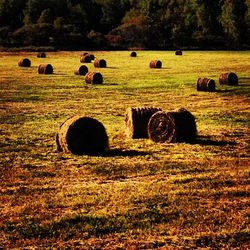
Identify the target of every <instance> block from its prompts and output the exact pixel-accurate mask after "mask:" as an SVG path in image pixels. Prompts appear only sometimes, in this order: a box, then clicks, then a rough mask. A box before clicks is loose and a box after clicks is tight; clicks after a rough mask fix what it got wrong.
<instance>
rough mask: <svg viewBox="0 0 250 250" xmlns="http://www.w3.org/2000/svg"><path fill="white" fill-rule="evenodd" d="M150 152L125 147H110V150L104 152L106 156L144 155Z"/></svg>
mask: <svg viewBox="0 0 250 250" xmlns="http://www.w3.org/2000/svg"><path fill="white" fill-rule="evenodd" d="M148 154H149V152H144V151H137V150H123V149H110V150H109V151H108V152H106V153H105V154H103V155H102V156H104V157H114V156H124V157H125V156H143V155H148Z"/></svg>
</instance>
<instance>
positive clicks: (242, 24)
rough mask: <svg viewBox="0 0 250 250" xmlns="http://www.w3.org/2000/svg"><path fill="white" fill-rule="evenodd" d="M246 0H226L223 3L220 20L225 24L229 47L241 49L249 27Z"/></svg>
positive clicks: (224, 28)
mask: <svg viewBox="0 0 250 250" xmlns="http://www.w3.org/2000/svg"><path fill="white" fill-rule="evenodd" d="M246 11H247V5H246V1H245V0H225V1H224V3H223V5H222V13H221V17H220V22H221V24H222V26H223V30H224V34H225V38H226V44H227V46H228V48H231V49H239V48H240V47H241V42H242V40H243V37H244V35H245V34H244V33H245V31H246V29H247V27H246V19H245V17H246V16H245V14H246Z"/></svg>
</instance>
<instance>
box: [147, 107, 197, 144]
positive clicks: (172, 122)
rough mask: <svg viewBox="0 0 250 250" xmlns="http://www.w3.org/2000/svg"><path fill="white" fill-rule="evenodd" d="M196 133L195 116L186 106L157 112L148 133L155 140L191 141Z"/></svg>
mask: <svg viewBox="0 0 250 250" xmlns="http://www.w3.org/2000/svg"><path fill="white" fill-rule="evenodd" d="M196 133H197V129H196V123H195V118H194V116H193V115H192V114H191V113H190V112H189V111H187V110H186V109H184V108H181V109H179V110H178V111H173V112H163V111H159V112H156V113H155V114H153V115H152V116H151V118H150V120H149V123H148V135H149V138H150V139H151V140H153V141H154V142H161V143H163V142H191V141H193V140H194V139H195V137H196Z"/></svg>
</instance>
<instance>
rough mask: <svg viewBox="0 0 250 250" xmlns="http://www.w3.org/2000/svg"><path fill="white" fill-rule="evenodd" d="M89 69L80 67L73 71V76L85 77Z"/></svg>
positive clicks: (83, 66)
mask: <svg viewBox="0 0 250 250" xmlns="http://www.w3.org/2000/svg"><path fill="white" fill-rule="evenodd" d="M88 71H89V69H88V67H87V66H85V65H81V66H80V67H79V68H78V69H76V70H75V71H74V73H75V75H83V76H85V75H86V74H87V73H88Z"/></svg>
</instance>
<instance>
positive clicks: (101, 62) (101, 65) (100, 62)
mask: <svg viewBox="0 0 250 250" xmlns="http://www.w3.org/2000/svg"><path fill="white" fill-rule="evenodd" d="M94 66H95V67H96V68H106V67H107V62H106V61H105V60H104V59H100V60H98V59H96V60H95V61H94Z"/></svg>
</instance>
